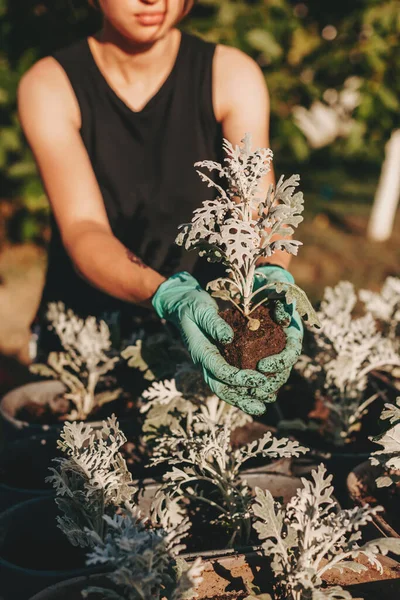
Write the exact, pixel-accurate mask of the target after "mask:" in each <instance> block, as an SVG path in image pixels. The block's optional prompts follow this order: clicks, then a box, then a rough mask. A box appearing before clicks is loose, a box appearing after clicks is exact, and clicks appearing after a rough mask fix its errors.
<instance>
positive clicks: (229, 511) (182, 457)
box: [151, 415, 307, 547]
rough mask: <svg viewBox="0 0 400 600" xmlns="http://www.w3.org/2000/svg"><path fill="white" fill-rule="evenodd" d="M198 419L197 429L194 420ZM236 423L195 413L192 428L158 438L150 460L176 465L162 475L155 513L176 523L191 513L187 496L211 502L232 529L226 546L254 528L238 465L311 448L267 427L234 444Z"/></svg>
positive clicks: (246, 537) (241, 539)
mask: <svg viewBox="0 0 400 600" xmlns="http://www.w3.org/2000/svg"><path fill="white" fill-rule="evenodd" d="M197 425H199V426H200V428H199V429H198V428H197V427H196V426H197ZM231 435H232V423H231V422H230V420H229V418H228V419H227V420H226V422H225V424H224V425H220V424H218V423H215V422H212V421H210V420H207V418H206V417H205V416H202V415H195V416H194V418H193V425H192V427H191V428H190V429H189V430H188V431H184V430H183V429H182V428H180V429H178V428H176V429H173V428H172V429H171V433H170V434H165V435H163V436H161V437H160V438H158V439H157V440H156V446H155V448H154V451H153V456H152V458H151V464H152V465H159V464H168V466H169V467H172V468H171V469H170V470H168V471H167V473H165V474H164V476H163V484H162V486H161V488H160V489H159V490H158V492H157V495H156V498H155V504H154V516H155V518H157V519H164V518H165V516H166V514H167V515H168V518H169V519H171V520H172V523H173V524H176V523H179V522H180V521H181V520H182V519H183V518H184V517H185V516H187V508H188V501H189V502H191V501H195V502H197V503H200V504H207V505H208V506H210V507H211V508H212V509H215V510H216V513H217V517H216V519H215V520H214V521H213V524H219V525H221V526H222V528H223V529H224V530H225V531H226V532H227V533H228V536H229V538H228V543H227V547H232V546H233V545H234V544H238V543H242V544H246V543H248V542H249V539H250V533H251V502H252V496H251V491H250V489H249V487H248V485H247V483H246V481H245V480H244V479H242V478H241V477H240V471H241V470H242V468H243V466H244V465H245V463H246V462H248V461H249V460H251V459H253V458H256V457H261V456H262V457H264V458H268V459H271V458H278V457H279V458H291V457H297V456H300V454H304V453H305V452H307V448H304V447H303V446H300V444H299V443H298V442H296V441H291V440H289V439H287V438H280V439H277V438H276V437H274V436H273V435H272V433H271V432H267V433H266V434H265V435H264V436H263V437H262V438H260V439H259V440H255V441H254V442H251V443H249V444H246V445H245V446H242V447H240V448H238V449H237V450H233V448H232V445H231Z"/></svg>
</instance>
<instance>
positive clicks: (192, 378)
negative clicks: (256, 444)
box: [140, 363, 252, 444]
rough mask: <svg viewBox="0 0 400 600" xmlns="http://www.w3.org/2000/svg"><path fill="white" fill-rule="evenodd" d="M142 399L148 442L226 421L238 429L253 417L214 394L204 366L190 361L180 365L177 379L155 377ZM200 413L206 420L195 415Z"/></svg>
mask: <svg viewBox="0 0 400 600" xmlns="http://www.w3.org/2000/svg"><path fill="white" fill-rule="evenodd" d="M142 401H143V403H142V406H141V409H140V410H141V412H142V413H144V414H145V415H146V417H145V421H144V424H143V432H144V433H145V439H146V443H147V444H149V443H154V442H156V440H157V438H160V437H161V436H162V435H164V434H167V435H171V434H172V432H178V433H179V434H180V435H186V434H188V433H189V432H190V431H191V430H193V431H194V432H195V433H200V432H201V431H203V430H204V429H206V428H207V427H208V426H212V425H216V424H220V425H224V424H225V423H229V424H230V427H232V429H236V428H237V427H241V426H243V425H245V424H246V423H250V422H251V421H252V418H251V416H250V415H247V414H246V413H244V412H243V411H241V410H240V409H238V408H236V407H234V406H231V405H230V404H227V403H226V402H224V401H222V400H220V399H219V398H218V397H217V396H215V395H214V394H212V393H211V390H210V389H209V387H208V386H207V384H206V383H205V381H204V378H203V377H202V374H201V372H200V370H199V369H197V368H196V367H195V366H194V365H193V364H189V363H182V364H181V365H179V366H178V367H177V370H176V373H175V378H174V379H169V380H168V379H166V380H164V381H154V382H153V383H152V385H151V386H150V387H149V388H147V390H145V391H144V392H143V394H142ZM198 416H201V417H202V419H203V420H197V419H195V417H198Z"/></svg>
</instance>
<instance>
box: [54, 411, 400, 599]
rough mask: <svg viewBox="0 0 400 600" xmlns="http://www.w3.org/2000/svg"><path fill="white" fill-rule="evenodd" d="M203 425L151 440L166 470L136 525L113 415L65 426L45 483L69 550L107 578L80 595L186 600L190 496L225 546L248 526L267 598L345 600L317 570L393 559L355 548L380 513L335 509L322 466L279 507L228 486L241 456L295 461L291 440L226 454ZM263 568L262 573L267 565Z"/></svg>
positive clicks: (224, 440)
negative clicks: (226, 532)
mask: <svg viewBox="0 0 400 600" xmlns="http://www.w3.org/2000/svg"><path fill="white" fill-rule="evenodd" d="M390 415H391V417H390V418H395V417H396V422H397V419H398V416H399V415H398V414H397V413H395V412H394V411H392V412H391V413H390ZM196 420H199V421H201V420H203V421H206V420H205V419H204V417H201V416H199V415H198V416H195V417H194V419H193V423H195V422H196ZM205 424H206V429H207V430H206V431H205V430H203V431H202V432H201V433H200V434H195V433H194V429H191V430H190V433H189V434H188V435H186V436H181V438H179V436H178V435H176V436H175V437H173V436H169V437H168V436H163V437H162V438H160V440H159V445H160V450H159V453H157V451H156V453H155V458H154V460H155V461H158V460H161V461H162V462H164V461H166V460H167V459H168V457H167V453H169V456H170V457H172V465H173V468H172V470H171V471H170V472H169V473H167V475H166V477H165V479H164V484H163V486H162V488H161V491H160V493H159V495H158V497H156V499H155V501H154V505H153V517H155V518H156V521H157V522H158V525H157V526H156V525H154V521H153V523H152V522H151V521H150V520H147V519H143V518H142V517H141V515H140V513H139V512H138V510H137V508H136V507H135V506H134V505H133V504H132V493H133V492H134V490H133V487H132V480H131V477H130V475H129V473H128V472H127V469H126V465H125V462H124V461H123V459H122V457H121V455H120V453H119V449H120V447H121V445H122V444H123V443H124V440H125V438H124V436H123V434H122V432H121V431H120V430H119V427H118V423H117V422H116V420H115V417H112V418H111V419H109V420H108V422H104V423H103V428H102V430H98V431H93V429H92V428H90V427H89V426H87V425H85V424H82V423H80V424H78V423H72V424H71V423H67V424H66V425H65V428H64V431H63V434H62V439H61V441H60V444H59V445H60V448H61V449H62V450H63V451H64V453H65V454H66V457H65V458H61V459H56V463H57V464H58V469H53V475H52V477H51V478H50V480H52V481H53V483H54V485H55V487H56V490H57V494H58V498H57V502H58V503H59V506H60V508H61V510H62V511H63V512H64V517H63V518H61V519H60V520H59V525H60V527H61V528H62V530H63V531H64V532H65V533H66V534H67V535H68V537H69V539H70V541H71V542H72V543H75V544H79V545H82V546H89V554H88V560H87V564H88V565H96V566H97V565H98V566H103V567H104V569H105V571H106V572H107V573H108V575H107V577H108V579H109V581H110V585H109V586H106V587H91V588H88V589H87V590H86V591H85V592H84V595H85V597H90V596H91V594H92V593H101V594H102V597H104V598H110V599H113V600H122V599H127V600H139V599H140V600H149V599H150V598H152V599H153V598H155V599H156V600H161V598H166V599H168V600H182V599H183V598H186V597H192V594H193V588H194V587H195V586H196V585H197V584H198V583H199V580H200V578H201V571H202V565H201V563H200V561H199V560H197V561H196V562H195V563H193V564H192V565H187V564H186V563H185V562H184V561H182V559H181V558H180V556H179V555H180V553H181V552H182V551H183V550H184V549H185V545H184V544H183V540H184V537H185V535H186V534H187V532H188V529H189V523H188V519H187V517H186V515H185V503H184V502H182V499H185V500H190V499H191V498H192V497H193V496H194V497H195V499H196V500H197V501H198V502H200V503H201V502H202V501H203V502H206V503H207V504H210V503H212V504H213V506H214V507H216V508H218V509H219V518H218V519H217V521H216V522H215V523H211V525H216V524H217V522H220V521H221V520H225V523H226V524H227V526H228V527H230V530H231V533H232V538H231V542H232V543H233V541H234V540H235V538H236V541H238V539H239V537H238V535H239V532H240V531H242V532H243V533H245V537H247V536H249V535H250V528H251V525H252V524H253V526H254V529H255V530H256V532H257V533H258V535H259V538H260V540H261V541H262V542H263V544H262V548H263V551H264V554H265V557H266V558H270V559H272V562H271V568H272V571H273V573H274V582H275V583H274V598H275V600H280V599H282V600H283V599H285V600H305V599H306V598H307V599H311V600H322V599H326V600H328V599H330V600H340V599H342V600H350V599H351V595H350V594H349V592H346V591H344V590H343V589H342V588H341V587H340V586H335V587H330V588H325V587H324V586H323V576H324V574H325V573H326V572H327V571H329V570H330V569H338V570H339V571H340V572H342V571H343V570H344V569H350V570H352V571H355V572H362V571H365V570H366V569H368V566H366V565H365V563H360V562H357V561H356V559H357V558H358V557H364V559H366V561H367V563H368V564H369V565H370V566H372V567H373V568H376V569H378V570H380V571H382V566H381V563H380V561H379V557H378V556H377V555H378V554H381V555H382V554H383V555H385V554H387V553H388V552H394V553H400V540H398V539H391V538H383V539H377V540H373V541H370V542H367V543H364V544H361V545H359V542H360V539H361V531H360V529H361V528H362V527H363V526H364V525H366V524H367V523H368V522H369V521H370V520H371V519H372V517H373V516H374V515H375V514H376V513H377V512H379V511H380V510H382V509H381V507H375V508H371V507H369V506H368V505H366V506H363V507H355V508H352V509H346V510H341V509H340V507H338V505H337V503H336V501H335V499H334V498H333V496H332V493H333V488H332V486H331V481H332V477H331V476H328V475H327V473H326V469H325V467H324V466H323V465H320V466H319V468H318V469H317V470H314V471H313V472H312V474H311V479H310V480H308V479H305V478H303V479H302V484H303V487H302V488H300V489H298V490H297V493H296V495H295V496H294V497H292V499H291V500H290V501H289V502H288V504H287V505H286V506H284V505H282V504H281V503H280V502H277V501H275V499H274V498H273V497H272V495H271V493H270V492H269V491H268V490H260V489H256V496H255V499H254V498H253V497H252V496H251V494H250V493H249V489H248V487H247V485H246V483H245V481H243V480H241V481H238V475H239V469H240V468H241V467H242V465H243V464H244V463H245V462H246V461H247V460H249V459H250V458H251V457H254V456H257V455H258V454H262V455H264V456H269V457H276V456H298V455H299V454H301V453H303V452H305V451H306V449H305V448H302V447H300V446H299V445H298V443H297V442H289V441H288V440H284V439H283V440H277V439H276V438H274V437H273V436H272V435H271V434H270V433H269V434H267V435H266V436H264V438H262V439H260V440H257V441H255V442H253V443H251V444H248V445H247V446H245V447H243V448H240V449H239V450H236V451H232V448H231V447H230V430H229V424H228V423H225V425H224V426H219V425H216V424H213V425H212V424H210V423H207V422H205ZM203 481H206V482H207V483H209V484H210V486H212V487H214V489H215V490H216V491H217V495H216V496H214V495H212V494H207V495H203V494H202V493H201V486H200V485H199V484H201V483H202V482H203ZM168 488H169V489H168ZM218 497H219V499H220V500H219V501H220V502H221V504H220V505H218V503H217V501H216V500H215V498H218ZM60 501H61V502H60ZM82 515H83V518H82ZM101 517H102V520H103V522H104V523H103V525H102V526H101V525H100V519H101ZM242 528H243V529H242ZM265 568H266V569H268V568H269V567H268V564H267V563H266V565H265ZM186 594H188V596H187V595H186ZM255 598H259V599H260V600H261V599H262V600H265V599H266V598H269V596H268V595H267V594H261V595H259V594H258V591H257V590H256V589H255V588H254V589H253V590H252V595H251V596H249V597H248V599H247V600H254V599H255Z"/></svg>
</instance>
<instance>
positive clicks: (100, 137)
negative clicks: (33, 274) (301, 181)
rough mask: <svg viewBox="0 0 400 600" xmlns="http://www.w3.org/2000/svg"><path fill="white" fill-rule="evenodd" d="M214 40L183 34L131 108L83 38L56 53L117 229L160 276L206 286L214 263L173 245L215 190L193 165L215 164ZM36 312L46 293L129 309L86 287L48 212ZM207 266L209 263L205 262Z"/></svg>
mask: <svg viewBox="0 0 400 600" xmlns="http://www.w3.org/2000/svg"><path fill="white" fill-rule="evenodd" d="M214 51H215V44H212V43H209V42H205V41H203V40H202V39H200V38H198V37H196V36H194V35H191V34H188V33H185V32H182V36H181V41H180V47H179V51H178V55H177V58H176V62H175V64H174V67H173V69H172V71H171V73H170V74H169V76H168V77H167V79H166V80H165V82H164V83H163V84H162V86H161V88H160V89H159V90H158V91H157V92H156V94H155V95H154V96H153V97H152V98H151V99H150V100H149V102H148V103H147V104H146V105H145V107H144V108H143V109H142V110H140V111H138V112H135V111H133V110H131V109H130V108H129V107H128V106H127V105H126V104H125V102H124V101H123V100H122V99H121V98H120V97H119V96H118V95H117V94H116V93H115V92H114V90H113V89H112V88H111V87H110V85H109V84H108V83H107V81H106V79H105V78H104V76H103V75H102V73H101V71H100V70H99V68H98V66H97V64H96V62H95V60H94V58H93V55H92V53H91V50H90V46H89V44H88V41H87V39H84V40H82V41H79V42H77V43H75V44H73V45H72V46H69V47H68V48H65V49H63V50H60V51H58V52H57V53H56V54H54V58H55V59H56V60H57V61H58V62H59V63H60V65H61V66H62V68H63V69H64V71H65V73H66V74H67V76H68V78H69V80H70V82H71V85H72V88H73V91H74V93H75V95H76V98H77V100H78V103H79V108H80V112H81V120H82V126H81V130H80V133H81V136H82V140H83V142H84V144H85V147H86V150H87V152H88V154H89V157H90V160H91V163H92V167H93V170H94V173H95V175H96V178H97V181H98V184H99V186H100V189H101V192H102V195H103V199H104V204H105V207H106V210H107V214H108V218H109V221H110V224H111V227H112V230H113V233H114V234H115V236H116V237H117V238H118V239H119V240H120V241H121V242H122V243H123V244H124V245H125V246H126V247H127V248H129V249H130V250H132V251H133V252H134V253H135V254H137V255H138V256H139V257H140V258H141V259H142V260H143V261H144V262H145V263H146V264H147V265H149V266H150V267H152V268H153V269H155V270H157V271H159V272H160V273H161V274H163V275H164V276H170V275H172V274H173V273H175V272H178V271H180V270H188V271H190V272H192V273H193V275H195V276H197V277H198V278H199V279H200V280H201V282H202V283H203V284H204V282H205V281H207V280H208V281H209V280H210V279H212V278H213V274H212V273H211V271H212V269H213V267H212V266H211V265H210V263H205V261H204V260H201V259H200V260H199V259H198V258H197V254H196V253H195V252H187V251H185V250H184V249H182V248H180V247H178V246H177V245H176V244H175V243H174V240H175V237H176V235H177V232H178V225H180V224H181V223H184V222H187V221H190V220H191V217H192V212H193V210H194V209H195V208H197V207H199V206H200V204H201V202H202V201H203V200H207V199H210V198H211V197H213V193H212V189H211V188H207V186H206V185H205V184H204V183H202V182H201V180H200V178H199V176H198V174H197V173H196V170H195V168H194V166H193V164H194V163H195V162H196V161H198V160H205V159H207V160H217V161H219V162H221V160H222V156H221V149H222V128H221V125H220V123H218V122H217V121H216V118H215V116H214V111H213V105H212V62H213V55H214ZM51 222H52V223H51V224H52V238H51V242H50V247H49V262H48V270H47V276H46V282H45V287H44V291H43V296H42V301H41V307H40V309H39V315H43V314H44V311H45V309H46V305H47V303H48V302H49V301H59V300H61V301H63V302H64V303H65V304H66V306H68V307H70V308H72V309H73V310H74V311H75V312H77V313H78V314H80V315H81V316H87V315H95V316H98V317H99V316H103V315H104V314H105V313H109V312H113V311H115V310H119V311H120V310H122V311H124V310H129V311H132V310H133V311H134V310H135V308H134V307H133V305H132V304H128V303H124V302H122V301H119V300H117V299H115V298H113V297H112V296H109V295H107V294H105V293H103V292H102V291H100V290H98V289H96V288H95V287H93V286H91V285H90V284H89V283H87V282H86V281H84V280H83V279H82V278H81V277H79V275H78V274H77V273H76V272H75V270H74V267H73V264H72V261H71V260H70V258H69V256H68V254H67V252H66V251H65V249H64V246H63V244H62V241H61V237H60V233H59V230H58V227H57V225H56V223H55V220H54V219H53V218H52V219H51ZM204 265H206V268H205V269H204Z"/></svg>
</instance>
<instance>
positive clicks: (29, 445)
mask: <svg viewBox="0 0 400 600" xmlns="http://www.w3.org/2000/svg"><path fill="white" fill-rule="evenodd" d="M57 439H58V437H57V436H51V435H47V436H46V435H42V436H33V437H31V438H26V439H21V440H14V441H13V442H11V443H9V444H7V445H6V446H5V448H4V449H3V451H2V453H1V455H0V481H1V483H0V512H1V511H3V510H6V509H7V508H9V507H11V506H14V505H15V504H18V503H19V502H24V501H25V500H30V499H32V498H39V497H45V496H49V495H52V494H53V493H54V491H53V488H52V486H51V485H49V484H46V483H45V478H46V477H47V476H48V475H49V471H48V468H49V466H50V465H51V460H52V459H53V458H54V457H55V456H56V455H57V454H58V451H57V447H56V445H57Z"/></svg>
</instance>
